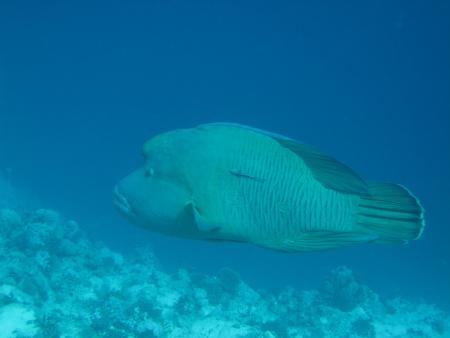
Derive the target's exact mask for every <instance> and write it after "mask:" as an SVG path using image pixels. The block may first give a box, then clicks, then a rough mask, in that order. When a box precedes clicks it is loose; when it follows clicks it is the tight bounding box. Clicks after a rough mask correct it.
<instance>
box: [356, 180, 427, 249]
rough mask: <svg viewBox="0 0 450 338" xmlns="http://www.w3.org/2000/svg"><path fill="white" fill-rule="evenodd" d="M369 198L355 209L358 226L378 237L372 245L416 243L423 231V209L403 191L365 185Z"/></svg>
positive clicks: (383, 185)
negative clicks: (415, 240) (411, 241)
mask: <svg viewBox="0 0 450 338" xmlns="http://www.w3.org/2000/svg"><path fill="white" fill-rule="evenodd" d="M368 189H369V194H370V197H369V196H368V197H362V198H361V201H360V202H359V206H358V213H357V216H356V222H357V223H358V225H360V226H362V227H364V228H365V229H367V230H369V231H371V232H373V233H375V234H376V235H377V236H378V239H376V240H375V241H374V242H375V243H406V242H407V241H409V240H413V239H418V238H419V237H420V235H421V234H422V231H423V229H424V227H425V221H424V218H423V208H422V206H421V205H420V203H419V201H418V200H417V198H415V197H414V196H413V194H411V193H410V192H409V191H408V190H407V189H406V188H405V187H403V186H401V185H398V184H390V183H369V184H368Z"/></svg>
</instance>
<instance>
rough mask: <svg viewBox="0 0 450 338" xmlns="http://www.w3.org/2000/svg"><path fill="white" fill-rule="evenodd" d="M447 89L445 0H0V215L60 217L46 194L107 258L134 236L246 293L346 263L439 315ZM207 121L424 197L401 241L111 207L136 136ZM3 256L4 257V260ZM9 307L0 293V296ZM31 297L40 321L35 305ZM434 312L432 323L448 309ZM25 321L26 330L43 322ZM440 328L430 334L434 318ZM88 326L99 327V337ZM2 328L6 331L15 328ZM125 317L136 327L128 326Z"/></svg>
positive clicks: (447, 167) (447, 213) (447, 163)
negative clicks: (256, 241) (171, 220)
mask: <svg viewBox="0 0 450 338" xmlns="http://www.w3.org/2000/svg"><path fill="white" fill-rule="evenodd" d="M449 94H450V2H448V1H444V0H442V1H437V0H436V1H425V0H422V1H419V0H417V1H397V0H396V1H368V2H366V1H356V0H355V1H353V0H352V1H338V2H336V1H246V2H244V1H170V0H169V1H162V0H158V1H156V0H155V1H118V0H115V1H104V2H103V1H63V2H57V1H48V0H46V1H39V2H31V1H9V0H4V1H1V2H0V208H3V209H4V210H10V211H11V210H14V212H15V213H16V216H17V215H18V217H20V219H21V220H20V221H17V220H16V221H13V220H11V219H15V218H14V217H16V216H11V217H12V218H8V217H9V216H8V217H7V216H4V217H3V223H4V224H9V226H10V227H11V229H14V227H13V226H11V224H21V226H22V227H24V228H23V231H24V233H25V232H26V231H27V230H26V229H29V228H30V227H29V226H28V225H29V224H35V223H36V222H35V221H33V220H34V219H36V218H37V219H40V221H39V222H41V223H46V222H47V223H48V224H58V225H55V227H56V226H60V225H61V224H65V223H64V222H63V221H61V222H60V221H55V217H56V216H54V215H53V214H51V213H52V212H51V211H47V213H50V216H49V215H48V214H46V212H44V211H43V210H44V209H42V208H45V209H52V210H56V212H57V213H58V214H59V215H63V216H61V217H64V218H67V219H73V220H75V221H76V222H77V224H79V227H80V229H82V231H84V232H85V233H86V236H87V238H89V241H92V242H93V243H94V242H97V241H101V242H102V243H104V244H102V245H104V246H105V247H107V248H108V250H111V251H112V252H117V254H119V255H124V256H127V255H133V252H134V251H135V250H136V249H138V248H142V247H147V246H148V247H149V248H150V250H151V252H152V253H153V254H154V256H155V257H156V259H157V260H158V262H160V265H161V269H162V270H163V271H165V273H167V274H168V275H170V274H177V273H179V271H180V269H182V270H183V271H184V270H186V271H189V273H191V274H201V275H205V276H210V275H215V274H217V273H218V271H224V270H223V269H226V270H225V271H227V273H228V275H226V278H231V279H233V278H237V277H236V276H239V279H241V280H242V281H243V282H245V283H246V284H248V285H249V287H251V288H252V289H254V290H259V289H261V290H268V291H264V292H278V290H283V289H285V288H286V287H288V286H290V287H292V288H294V289H295V290H298V291H299V292H300V291H302V290H310V289H318V288H320V286H321V285H323V282H324V281H325V280H327V278H330V277H329V276H330V273H331V272H332V271H334V275H332V276H335V275H336V274H337V275H339V273H341V274H344V275H345V274H346V273H347V274H349V273H350V274H351V272H350V271H352V273H353V275H354V276H356V277H355V278H357V280H359V281H362V282H363V283H364V284H365V285H368V286H369V287H370V289H371V290H373V292H374V293H376V294H377V295H379V296H380V297H384V298H386V299H395V298H396V297H402V299H407V300H408V301H410V302H412V303H415V302H417V303H424V304H435V305H436V306H437V307H438V308H439V309H441V310H442V311H443V313H448V311H450V250H449V242H450V210H449V209H450V95H449ZM221 121H226V122H235V123H242V124H247V125H251V126H254V127H258V128H261V129H266V130H270V131H273V132H277V133H279V134H283V135H286V136H289V137H292V138H294V139H297V140H300V141H302V142H305V143H307V144H311V145H314V146H316V147H317V148H319V149H321V150H323V151H324V152H326V153H328V154H330V155H332V156H333V157H335V158H337V159H339V160H341V161H343V162H344V163H346V164H348V165H349V166H350V167H352V168H353V169H355V171H357V172H358V173H359V174H360V175H361V176H362V177H363V178H366V179H370V180H377V181H387V182H395V183H400V184H402V185H405V186H406V187H408V188H409V189H410V190H411V191H412V192H413V193H414V194H415V195H416V196H417V197H418V198H419V199H420V201H421V203H422V205H423V207H424V208H425V212H426V213H425V220H426V229H425V231H424V234H423V236H422V238H420V239H419V240H418V241H413V242H411V243H409V244H408V245H406V246H381V245H376V246H375V245H361V246H357V247H351V248H346V249H339V250H331V251H326V252H318V253H308V254H285V253H279V252H275V251H270V250H265V249H262V248H258V247H256V246H251V245H242V244H234V243H216V242H214V243H209V242H201V241H189V240H182V239H176V238H168V237H164V236H161V235H158V234H155V233H152V232H148V231H145V230H142V229H139V228H137V227H135V226H133V225H131V224H129V223H128V222H126V220H124V219H123V218H122V217H120V215H119V214H118V213H117V212H116V210H114V207H113V205H112V189H113V187H114V185H115V184H116V183H117V181H118V180H119V179H120V178H122V177H123V176H125V175H126V174H128V173H129V172H130V171H131V170H133V169H134V168H136V167H137V166H138V165H139V164H140V163H141V161H142V158H141V154H140V149H141V146H142V144H143V142H144V141H146V140H147V139H148V138H150V137H151V136H153V135H155V134H157V133H161V132H165V131H168V130H171V129H176V128H186V127H193V126H196V125H198V124H201V123H207V122H221ZM36 210H38V211H36ZM39 210H40V211H39ZM36 213H37V216H36ZM42 213H44V214H45V215H46V216H45V217H44V216H42ZM4 215H6V214H4ZM7 215H10V214H7ZM52 215H53V216H52ZM52 217H53V218H52ZM58 217H59V216H58ZM0 218H1V217H0ZM14 222H16V223H14ZM0 223H1V222H0ZM27 224H28V225H27ZM6 228H8V226H6V225H5V229H6ZM8 229H9V228H8ZM8 231H9V230H8ZM11 231H12V230H11ZM6 233H7V231H6V230H5V233H4V234H3V236H4V239H3V241H0V246H1V245H5V246H4V248H3V249H4V250H0V252H3V251H5V252H8V250H6V249H5V248H7V247H6V245H7V244H2V243H10V244H8V245H11V247H14V248H15V250H18V251H23V252H28V251H27V250H28V249H29V250H35V249H32V248H31V247H30V248H29V247H28V246H29V245H31V244H29V243H28V242H21V243H22V244H20V243H19V244H18V243H15V242H14V243H15V244H14V243H13V242H8V241H9V240H12V239H11V238H12V237H8V236H9V235H6ZM24 236H25V235H24ZM19 237H20V236H19ZM5 238H6V239H5ZM8 238H9V239H8ZM62 238H64V236H63V235H61V237H59V238H56V239H55V240H58V241H60V240H62ZM44 242H45V241H44ZM11 243H13V244H11ZM23 243H25V244H23ZM26 243H28V244H26ZM83 248H85V249H86V250H88V249H89V248H90V247H89V246H83ZM36 250H38V249H36ZM39 250H40V251H46V252H49V253H50V254H53V253H52V251H51V250H50V249H45V248H40V249H39ZM39 250H38V251H39ZM89 250H91V249H89ZM92 250H94V251H93V252H94V253H95V252H97V251H95V250H100V249H98V248H92ZM38 251H37V252H38ZM30 252H31V251H30ZM32 252H34V253H35V251H32ZM34 253H33V255H34ZM30 255H31V254H30ZM54 255H56V256H55V257H58V251H55V253H54ZM80 255H81V254H80ZM83 255H86V252H85V253H84V254H83ZM5 257H6V256H4V257H3V261H1V260H0V269H3V270H5V269H6V267H7V266H8V265H9V264H11V260H6V259H5ZM33 257H34V256H33ZM55 259H57V258H55ZM126 262H128V261H126ZM92 264H94V263H92ZM98 264H101V261H99V263H98ZM130 264H131V263H130ZM343 266H345V268H344V267H343ZM336 269H337V270H336ZM346 269H347V270H346ZM75 270H76V269H75ZM5 271H6V270H5ZM55 271H56V270H55ZM87 271H88V270H87ZM89 271H90V270H89ZM124 271H125V270H124ZM230 271H233V273H231V272H230ZM130 273H131V272H130ZM6 275H7V274H6V272H5V273H4V274H1V273H0V277H4V278H7V277H6ZM230 276H231V277H230ZM19 277H20V274H19ZM99 277H101V275H99ZM142 278H144V276H143V277H142ZM205 278H206V277H205ZM331 278H332V277H331ZM352 278H353V277H352ZM19 279H20V278H19ZM4 280H6V279H4ZM4 280H3V281H2V279H1V278H0V284H4V283H3V282H4ZM17 280H18V279H17V278H16V279H14V280H8V281H9V282H8V283H9V284H8V283H6V282H5V283H6V284H8V285H10V284H13V283H14V281H16V282H17ZM136 280H139V274H136ZM328 280H329V279H328ZM63 281H64V278H63ZM186 283H187V282H186ZM6 284H5V285H6ZM169 284H170V283H169ZM188 284H189V283H187V284H186V285H188ZM200 284H201V283H200ZM21 290H22V291H23V289H21ZM322 290H323V288H322ZM0 291H1V288H0ZM1 294H2V292H0V296H1ZM59 294H60V295H62V294H63V293H62V291H61V292H60V293H59ZM108 295H109V293H108V292H106V293H104V297H105V299H107V298H108V297H109V296H108ZM5 297H6V296H5ZM11 297H12V296H11ZM262 298H264V297H263V296H262ZM288 298H289V297H288ZM8 299H9V298H8ZM9 302H11V300H10V301H9ZM15 303H20V302H19V301H17V300H16V301H15ZM9 305H10V304H9V303H8V301H7V300H4V299H3V300H2V298H1V297H0V306H4V307H6V306H9ZM30 306H31V305H30ZM33 306H35V309H34V311H35V314H36V318H40V317H39V310H38V309H39V306H38V305H36V304H35V305H33ZM411 308H414V306H411ZM16 310H17V309H16ZM5 311H6V310H5V309H4V312H1V310H0V324H1V323H2V321H1V319H2V313H3V314H5V313H6V312H5ZM11 311H12V310H11ZM16 312H17V311H16ZM224 313H226V311H225V310H224ZM5 316H6V315H4V316H3V317H5ZM441 316H442V318H446V319H443V323H445V322H446V323H447V324H445V325H447V326H446V327H447V328H448V326H449V323H448V318H449V317H448V314H446V315H444V314H441ZM25 317H26V316H25ZM399 321H400V322H401V321H402V320H401V319H399ZM39 323H41V322H39ZM40 325H41V324H39V325H38V324H36V327H38V326H39V327H40V328H39V329H36V330H35V331H33V330H29V332H28V334H29V336H33V334H36V335H38V334H41V335H43V336H44V337H45V336H46V334H45V332H47V331H45V330H44V328H43V327H42V325H41V326H40ZM86 325H87V324H86ZM105 325H106V324H105ZM180 325H181V324H180ZM246 325H249V326H250V327H251V326H252V324H251V323H250V324H249V323H246ZM286 325H287V324H286ZM405 325H406V324H405ZM439 325H441V328H440V329H436V330H435V331H436V332H437V333H436V334H437V336H440V335H443V334H444V331H445V330H444V326H445V325H444V324H442V323H441V324H439ZM0 326H1V325H0ZM88 326H89V325H88ZM163 326H164V325H163ZM254 326H255V327H256V326H257V325H256V324H254ZM166 329H167V328H166ZM102 330H103V329H98V332H101V333H98V334H99V336H113V334H112V333H105V332H106V331H104V330H103V331H102ZM161 330H162V329H161ZM161 330H160V331H157V330H156V329H155V330H153V331H152V332H153V333H152V334H153V335H154V336H158V334H157V332H162V331H161ZM166 331H167V330H166ZM168 331H170V330H168ZM269 331H270V332H272V333H273V335H274V336H276V337H278V336H280V337H283V336H292V337H294V336H295V335H294V334H292V335H291V334H290V333H287V332H285V331H280V332H281V333H280V332H278V333H276V331H277V330H276V329H267V330H266V331H265V332H269ZM363 331H364V330H363ZM1 332H2V328H1V327H0V337H2V333H1ZM14 332H15V331H14V330H12V329H11V330H10V337H15V336H16V335H17V336H19V333H18V332H19V331H16V332H15V333H14ZM42 332H44V333H42ZM80 332H81V331H80ZM124 332H128V333H127V334H129V336H133V335H132V334H136V331H133V329H132V327H131V326H130V328H129V331H127V330H126V329H124ZM132 332H135V333H132ZM224 332H225V331H224ZM230 332H231V331H230ZM377 332H378V331H377ZM445 332H447V334H448V332H449V331H445ZM272 333H271V334H272ZM90 334H92V333H90ZM165 334H167V333H165ZM202 334H203V333H202ZM355 334H356V333H355ZM414 334H417V335H416V336H417V337H419V336H425V335H424V334H423V335H421V334H420V333H414ZM24 335H25V333H22V336H24ZM184 335H185V336H186V333H184ZM361 335H362V336H364V334H361ZM5 336H6V335H5ZM47 336H50V335H48V334H47ZM54 336H55V337H56V336H63V335H61V333H59V335H58V334H56V333H55V335H54ZM66 336H67V337H69V336H70V337H72V336H76V334H73V335H72V336H71V335H66ZM79 336H89V335H88V334H87V333H79ZM125 336H126V335H124V337H125ZM143 336H144V337H152V336H151V335H150V334H148V333H145V332H144V333H143ZM159 336H163V335H162V333H161V335H159ZM180 336H183V335H181V334H180ZM192 336H196V335H195V334H193V335H192ZM198 336H199V337H200V336H202V335H200V334H198ZM203 336H205V337H207V336H208V335H203ZM209 336H211V337H213V336H214V334H211V335H209ZM219 336H224V337H227V336H229V337H235V336H236V337H241V336H240V335H237V334H235V333H229V334H225V333H221V334H220V335H219ZM297 336H298V337H301V336H302V335H300V334H299V335H297ZM303 336H304V337H307V335H303ZM310 336H311V337H312V334H311V335H310ZM322 336H326V333H323V335H322ZM344 336H345V335H344ZM348 336H349V337H350V334H349V335H348ZM386 336H390V335H389V334H386ZM391 336H393V335H391ZM399 336H402V334H399ZM410 336H414V335H413V334H411V335H410ZM430 336H432V335H431V334H430ZM6 337H8V336H6ZM242 337H244V335H242ZM249 337H250V336H249ZM255 337H256V336H255ZM264 337H270V336H269V335H266V336H264ZM317 337H321V335H320V334H319V333H317Z"/></svg>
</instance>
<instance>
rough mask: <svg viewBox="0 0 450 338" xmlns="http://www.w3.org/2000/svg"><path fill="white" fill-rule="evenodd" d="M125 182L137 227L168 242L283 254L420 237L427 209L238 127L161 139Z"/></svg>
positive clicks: (315, 154) (327, 160)
mask: <svg viewBox="0 0 450 338" xmlns="http://www.w3.org/2000/svg"><path fill="white" fill-rule="evenodd" d="M143 154H144V158H145V163H144V165H143V166H142V167H141V168H139V169H137V170H136V171H135V172H133V173H131V174H130V175H129V176H127V177H126V178H124V179H123V180H122V181H121V182H119V183H118V185H117V186H116V188H115V190H114V195H115V205H116V206H117V208H118V209H119V211H121V212H122V213H123V214H124V215H125V216H126V217H127V218H128V219H129V220H130V221H131V222H133V223H136V224H138V225H140V226H143V227H145V228H148V229H151V230H154V231H158V232H161V233H164V234H167V235H172V236H179V237H185V238H193V239H205V240H223V241H240V242H248V243H254V244H257V245H260V246H264V247H268V248H272V249H277V250H283V251H312V250H322V249H330V248H336V247H343V246H348V245H352V244H356V243H361V242H371V243H405V242H407V241H409V240H413V239H417V238H419V237H420V235H421V233H422V230H423V228H424V218H423V209H422V207H421V206H420V203H419V202H418V200H417V199H416V198H415V197H414V196H413V195H412V194H411V193H410V192H409V191H408V190H407V189H406V188H404V187H403V186H401V185H398V184H391V183H377V182H368V181H364V180H363V179H361V178H360V177H359V176H358V175H357V174H356V173H355V172H354V171H353V170H352V169H350V168H349V167H347V166H346V165H344V164H342V163H341V162H338V161H336V160H335V159H333V158H332V157H330V156H328V155H325V154H323V153H322V152H320V151H318V150H316V149H314V148H312V147H310V146H308V145H305V144H303V143H299V142H297V141H294V140H292V139H290V138H287V137H284V136H281V135H277V134H274V133H270V132H266V131H262V130H259V129H255V128H251V127H246V126H242V125H237V124H229V123H214V124H205V125H200V126H198V127H196V128H191V129H181V130H174V131H170V132H167V133H164V134H161V135H157V136H155V137H153V138H151V139H150V140H148V141H147V142H146V143H145V144H144V147H143Z"/></svg>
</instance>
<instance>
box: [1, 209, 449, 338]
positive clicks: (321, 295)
mask: <svg viewBox="0 0 450 338" xmlns="http://www.w3.org/2000/svg"><path fill="white" fill-rule="evenodd" d="M218 270H219V271H218V273H217V276H206V275H200V274H193V273H190V272H188V271H186V270H183V269H180V270H179V271H178V272H177V273H175V274H168V273H165V272H164V271H163V269H161V267H160V266H159V263H158V261H157V259H156V258H155V256H154V255H153V254H152V252H151V251H150V250H149V249H145V248H144V249H140V250H139V251H137V252H136V253H134V254H132V255H130V256H123V255H120V254H118V253H115V252H113V251H111V250H110V249H109V248H107V247H105V246H104V245H102V244H98V243H93V242H91V241H90V240H89V239H88V238H87V236H86V235H85V234H84V233H83V232H82V231H81V230H80V228H79V227H78V225H77V223H76V222H74V221H70V220H65V219H64V218H63V217H62V216H60V215H59V214H58V213H57V212H55V211H51V210H44V209H40V210H36V211H34V212H31V213H19V212H18V211H15V210H12V209H1V210H0V332H1V337H6V338H14V337H16V338H19V337H22V338H24V337H36V338H44V337H45V338H52V337H55V338H56V337H61V338H75V337H93V338H95V337H124V338H125V337H150V338H151V337H166V338H181V337H211V338H212V337H231V338H232V337H245V338H257V337H258V338H275V337H305V338H313V337H314V338H315V337H355V338H356V337H381V338H384V337H442V336H445V335H449V334H450V324H449V319H450V317H449V315H448V314H447V313H445V312H442V311H440V310H438V309H437V308H435V307H434V306H432V305H427V304H413V303H410V302H408V301H406V300H404V299H400V298H398V299H391V300H382V299H380V297H379V296H378V295H377V294H375V293H374V292H373V291H372V290H370V289H369V288H368V287H367V286H365V285H362V284H361V283H360V282H358V281H357V280H356V279H355V277H354V276H353V273H352V271H350V270H349V269H348V268H346V267H338V268H337V269H335V270H334V271H333V272H332V273H331V275H330V276H329V278H328V279H327V280H325V281H324V283H323V285H322V286H321V287H320V288H319V289H318V290H310V291H299V290H295V289H293V288H286V289H284V290H282V291H280V292H278V293H270V292H267V291H256V290H254V289H253V288H251V287H250V286H249V285H247V284H246V283H245V282H244V281H242V280H241V278H240V276H239V275H238V274H237V273H236V272H234V271H232V270H231V269H229V268H222V269H218Z"/></svg>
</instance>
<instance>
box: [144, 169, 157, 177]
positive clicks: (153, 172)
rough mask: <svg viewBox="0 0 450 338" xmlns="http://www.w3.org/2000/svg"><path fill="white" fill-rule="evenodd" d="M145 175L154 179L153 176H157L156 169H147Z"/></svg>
mask: <svg viewBox="0 0 450 338" xmlns="http://www.w3.org/2000/svg"><path fill="white" fill-rule="evenodd" d="M144 175H145V177H152V176H153V175H155V169H153V168H152V167H149V168H146V169H145V173H144Z"/></svg>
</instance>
